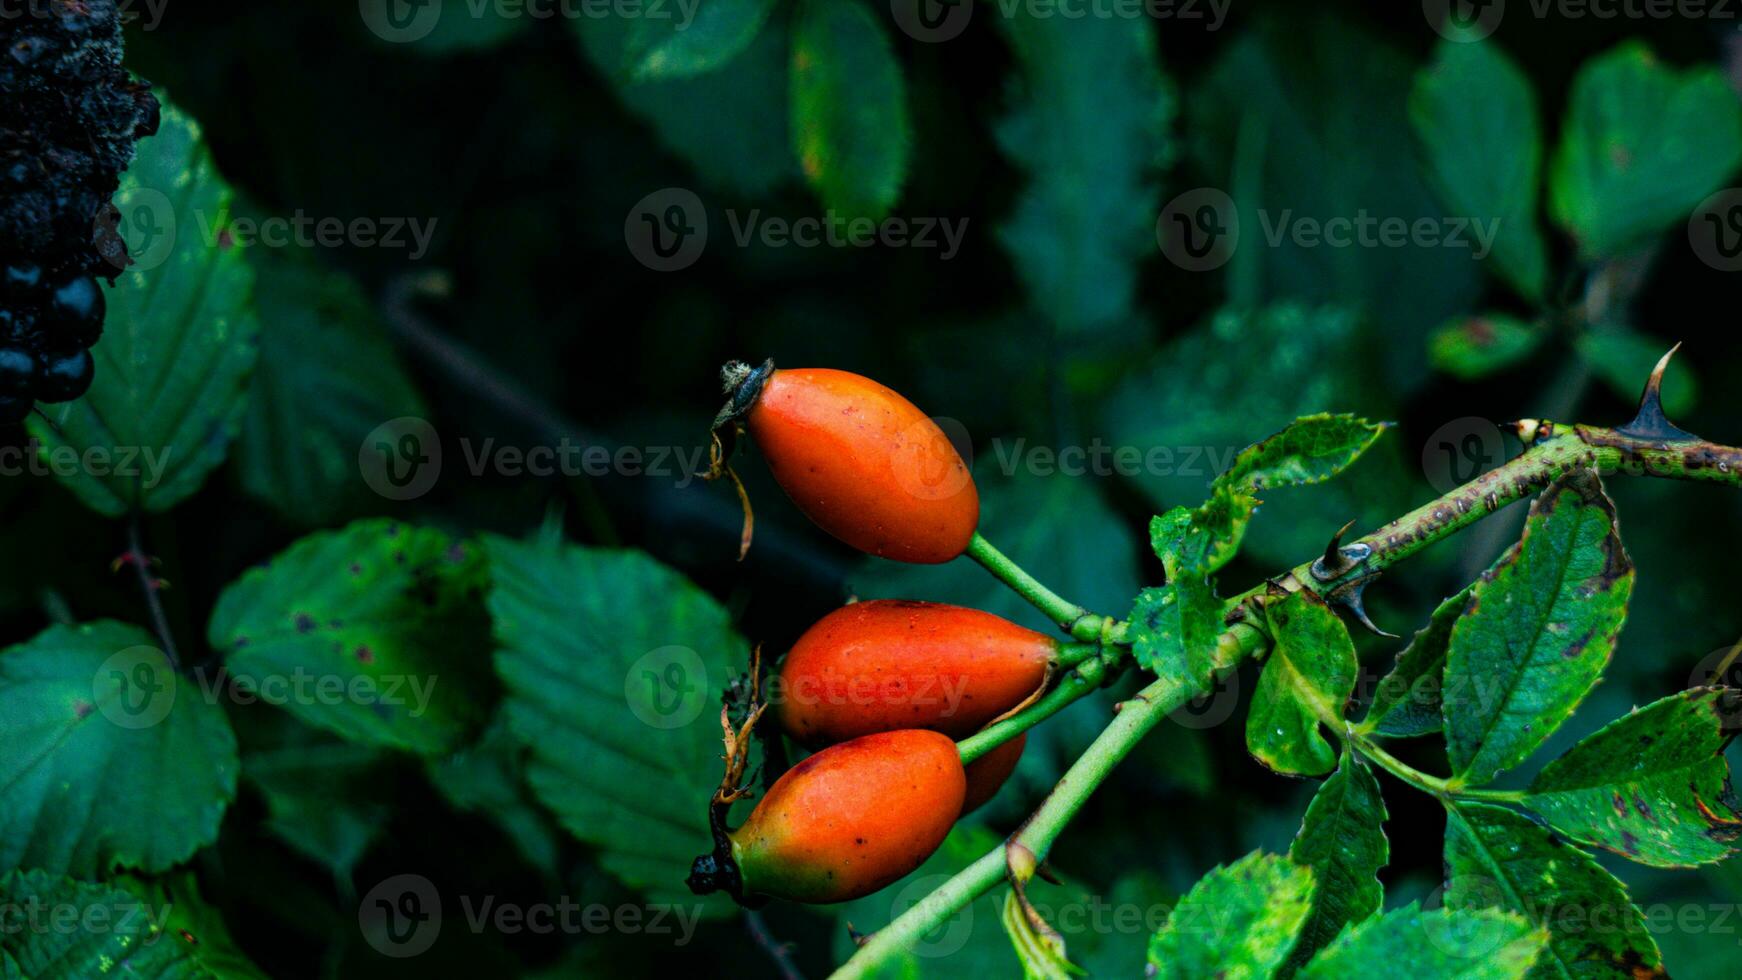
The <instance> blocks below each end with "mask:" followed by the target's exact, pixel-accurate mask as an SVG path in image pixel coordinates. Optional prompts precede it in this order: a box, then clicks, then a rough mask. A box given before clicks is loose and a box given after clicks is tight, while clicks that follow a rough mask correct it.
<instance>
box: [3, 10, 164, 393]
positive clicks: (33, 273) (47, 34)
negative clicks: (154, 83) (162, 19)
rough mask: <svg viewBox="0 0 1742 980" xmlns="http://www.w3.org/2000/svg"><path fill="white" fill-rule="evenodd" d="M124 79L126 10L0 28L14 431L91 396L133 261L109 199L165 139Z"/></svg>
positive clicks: (7, 347) (11, 20)
mask: <svg viewBox="0 0 1742 980" xmlns="http://www.w3.org/2000/svg"><path fill="white" fill-rule="evenodd" d="M157 124H158V105H157V99H156V98H154V97H153V96H152V95H151V92H150V86H149V85H147V84H146V83H144V82H141V81H138V80H135V79H134V78H133V77H132V76H131V75H129V74H128V73H127V71H126V69H124V68H122V67H121V19H120V12H119V9H118V5H117V2H116V0H27V2H21V3H10V2H9V3H7V16H6V17H4V18H0V425H5V424H10V423H15V422H17V421H19V420H21V419H23V418H24V417H25V416H26V415H28V414H30V410H31V408H32V406H33V404H34V403H35V402H37V401H43V402H57V401H69V400H71V399H74V398H77V397H79V396H80V395H82V394H84V393H85V391H86V390H87V389H89V388H90V386H91V371H92V362H91V355H90V351H89V348H90V347H91V345H92V344H95V343H96V342H97V338H98V337H99V336H101V334H102V331H103V313H104V300H103V291H102V289H101V288H100V287H99V286H98V285H97V278H98V277H101V278H103V279H107V280H108V281H109V282H114V281H115V277H116V276H117V275H119V274H120V272H121V270H123V269H125V268H126V267H127V266H128V265H129V264H130V263H131V261H132V260H131V259H129V258H128V256H127V246H126V244H125V243H124V242H123V241H122V240H121V236H120V235H119V234H118V233H117V231H116V220H115V217H116V216H115V214H114V207H113V205H111V204H110V201H109V199H110V198H111V197H112V196H114V193H115V190H116V188H117V187H118V186H119V185H120V175H121V171H123V170H125V169H126V168H127V164H128V163H129V162H131V161H132V159H133V149H134V144H135V142H137V141H138V140H139V139H141V138H143V137H146V136H150V135H151V134H152V133H155V132H156V131H157Z"/></svg>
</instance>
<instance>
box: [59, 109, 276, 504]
mask: <svg viewBox="0 0 1742 980" xmlns="http://www.w3.org/2000/svg"><path fill="white" fill-rule="evenodd" d="M232 200H233V195H232V193H231V191H230V187H229V185H228V184H226V183H224V180H223V178H222V177H220V176H219V175H218V172H217V169H216V168H215V167H214V166H213V164H212V158H211V154H210V153H209V152H208V151H207V150H206V145H205V141H204V138H203V134H202V133H201V130H200V126H199V124H198V123H196V122H194V121H193V120H192V119H190V118H189V117H188V116H187V115H186V114H184V113H182V112H181V111H180V110H178V109H176V108H175V107H174V106H173V105H170V104H168V103H165V104H164V106H163V121H162V124H161V126H160V128H159V129H158V132H157V135H155V136H152V137H150V138H148V139H146V140H143V141H141V142H140V144H139V153H138V156H137V157H136V158H135V159H134V161H133V164H132V166H130V167H129V168H128V169H127V171H126V173H124V174H122V176H121V188H120V190H119V191H118V192H117V193H116V195H115V206H116V208H117V209H118V212H119V214H120V224H119V230H120V231H121V232H122V234H123V237H124V238H125V239H126V240H127V244H128V250H129V251H130V252H131V253H132V254H133V255H134V257H135V258H136V260H137V261H138V264H137V265H135V266H134V267H133V268H131V269H129V270H128V271H127V272H124V273H122V274H121V276H120V277H119V278H118V279H116V281H115V285H114V286H112V287H106V288H105V290H104V291H105V293H106V294H107V296H106V298H107V300H108V319H107V322H106V325H105V326H104V329H103V338H102V340H101V341H99V342H98V343H97V345H96V347H95V348H93V349H92V351H91V354H92V356H93V357H94V358H95V360H96V371H97V374H96V380H95V381H94V382H93V383H92V385H91V390H90V391H89V392H87V393H86V394H85V396H84V397H83V398H80V399H78V400H77V401H72V402H68V403H66V404H64V405H54V406H47V407H46V408H45V410H46V412H47V414H48V419H47V420H44V419H41V418H35V417H33V418H32V419H31V420H30V423H29V424H30V429H31V432H32V434H33V435H34V436H35V437H36V439H37V440H39V441H40V442H41V449H40V450H39V452H40V453H41V454H43V455H44V456H45V457H46V456H47V454H50V453H54V452H57V451H60V452H65V451H67V450H68V449H71V450H73V451H76V452H78V453H79V454H80V458H81V459H85V460H93V459H98V458H101V459H102V460H103V463H102V465H101V466H99V465H96V464H94V463H91V464H87V465H85V466H80V467H77V468H74V469H70V470H69V469H68V468H66V467H55V468H54V469H55V472H56V473H57V475H58V476H59V478H60V479H61V481H62V482H63V483H65V484H66V485H67V487H68V488H69V489H71V490H72V491H73V493H74V494H75V495H77V496H78V498H79V500H81V501H83V502H84V504H85V505H86V506H88V507H90V508H91V509H92V510H95V511H96V512H98V513H99V514H103V515H105V516H108V517H119V516H121V515H123V514H126V513H128V512H129V511H134V510H146V511H153V512H155V511H164V510H168V509H169V508H171V507H173V506H175V505H176V504H178V503H180V502H181V501H182V500H185V499H186V498H187V497H189V496H191V495H192V494H193V493H194V491H196V490H198V489H199V488H200V484H202V483H203V482H205V479H206V476H207V475H208V474H209V473H211V471H212V470H213V469H214V468H216V467H217V466H218V464H219V463H222V462H223V461H224V454H225V452H226V450H227V449H228V448H229V444H230V440H231V438H232V437H233V436H234V435H235V434H236V430H237V426H238V424H239V421H240V419H241V415H242V409H243V406H244V401H245V399H244V385H245V382H246V380H247V377H248V373H249V371H251V370H252V369H253V367H254V361H255V356H256V349H255V334H256V332H257V330H258V324H257V322H256V321H255V318H254V309H253V302H252V293H253V289H254V275H253V272H252V270H251V269H250V268H249V267H248V263H247V262H246V261H245V260H244V259H243V256H242V249H240V248H238V247H236V246H235V245H234V244H233V243H232V242H231V241H230V239H229V229H228V223H229V220H230V208H231V203H232ZM50 422H52V423H53V424H50Z"/></svg>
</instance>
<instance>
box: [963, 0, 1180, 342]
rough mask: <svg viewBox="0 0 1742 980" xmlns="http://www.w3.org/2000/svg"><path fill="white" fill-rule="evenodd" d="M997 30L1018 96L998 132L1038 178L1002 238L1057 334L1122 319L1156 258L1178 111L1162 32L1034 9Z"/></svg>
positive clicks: (1138, 22) (1132, 21)
mask: <svg viewBox="0 0 1742 980" xmlns="http://www.w3.org/2000/svg"><path fill="white" fill-rule="evenodd" d="M998 25H999V27H1000V28H1001V29H1002V31H1003V34H1004V36H1005V38H1006V39H1008V41H1009V43H1010V47H1011V49H1012V51H1013V53H1014V54H1015V56H1016V67H1017V73H1016V74H1017V81H1016V85H1017V90H1016V91H1015V92H1014V93H1013V94H1012V96H1011V101H1012V104H1013V108H1012V111H1011V112H1010V114H1009V115H1007V116H1005V117H1004V118H1003V119H1002V120H1001V121H1000V122H999V123H998V126H997V130H996V134H997V137H998V144H999V146H1000V148H1001V149H1002V150H1003V151H1004V154H1005V156H1007V157H1009V158H1010V160H1011V162H1012V163H1014V164H1015V165H1016V167H1017V168H1018V169H1020V170H1021V171H1022V172H1023V173H1024V175H1026V177H1027V180H1028V182H1027V185H1026V186H1025V187H1024V189H1023V190H1022V192H1021V195H1020V196H1019V197H1018V198H1017V201H1016V206H1015V210H1014V212H1013V213H1012V214H1011V216H1010V218H1009V220H1008V221H1007V222H1006V223H1005V224H1004V225H1003V226H1001V227H1000V228H999V230H998V237H999V241H1001V242H1002V243H1003V245H1004V248H1005V250H1006V251H1007V252H1008V253H1009V255H1010V259H1011V261H1012V262H1014V263H1015V264H1016V267H1017V271H1018V272H1019V273H1020V274H1021V276H1022V280H1023V283H1024V284H1025V285H1026V287H1027V289H1028V295H1029V299H1030V302H1031V303H1032V305H1033V306H1034V307H1035V308H1036V309H1038V310H1039V311H1041V312H1042V313H1043V314H1045V316H1046V318H1047V319H1048V320H1049V321H1050V322H1051V323H1052V324H1053V325H1054V326H1055V327H1056V328H1058V329H1060V330H1061V331H1064V332H1067V333H1069V332H1078V331H1085V330H1093V329H1097V328H1102V327H1106V326H1108V325H1113V324H1120V323H1123V322H1125V321H1126V320H1128V319H1129V318H1130V317H1131V316H1132V304H1133V301H1134V297H1135V294H1136V291H1137V276H1138V269H1139V267H1140V265H1141V264H1142V263H1143V262H1144V261H1145V260H1146V259H1148V258H1149V257H1150V256H1151V255H1153V254H1154V251H1155V220H1154V215H1155V212H1156V207H1157V204H1158V191H1157V186H1156V179H1155V172H1156V171H1157V170H1158V169H1159V168H1160V167H1161V166H1162V165H1163V164H1164V163H1165V162H1166V160H1167V158H1168V157H1169V156H1170V155H1171V152H1170V151H1171V147H1170V146H1169V143H1168V132H1167V131H1168V127H1169V124H1170V123H1171V121H1172V119H1173V116H1174V115H1175V113H1176V111H1177V105H1176V100H1175V95H1174V91H1173V87H1172V86H1171V85H1170V84H1168V82H1167V80H1166V78H1164V77H1163V75H1162V73H1161V70H1160V67H1159V58H1158V56H1157V53H1156V47H1155V39H1154V33H1153V32H1152V31H1151V30H1150V29H1149V25H1148V23H1147V22H1146V21H1144V20H1143V19H1142V18H1123V17H1099V18H1096V17H1085V18H1077V19H1067V18H1063V17H1039V16H1035V15H1034V14H1033V13H1032V12H1031V11H1030V10H1029V8H1027V7H1026V6H1024V7H1019V8H1017V11H1016V12H1014V13H1013V14H1012V15H1011V16H1008V17H1000V18H998Z"/></svg>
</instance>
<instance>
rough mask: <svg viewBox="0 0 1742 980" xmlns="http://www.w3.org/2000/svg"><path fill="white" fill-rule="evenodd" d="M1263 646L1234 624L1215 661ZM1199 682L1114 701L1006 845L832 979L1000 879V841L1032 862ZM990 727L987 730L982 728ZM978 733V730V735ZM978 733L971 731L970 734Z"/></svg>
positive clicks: (913, 938)
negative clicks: (1110, 713)
mask: <svg viewBox="0 0 1742 980" xmlns="http://www.w3.org/2000/svg"><path fill="white" fill-rule="evenodd" d="M1263 644H1264V634H1262V633H1260V632H1259V631H1258V630H1256V629H1253V628H1252V627H1249V626H1235V627H1233V628H1231V629H1230V630H1229V631H1228V632H1226V633H1224V634H1222V641H1221V642H1220V644H1219V645H1218V647H1217V662H1218V664H1219V665H1221V666H1223V667H1224V668H1226V667H1231V666H1233V665H1234V664H1236V663H1238V662H1239V661H1240V660H1243V659H1245V658H1246V657H1249V656H1251V655H1252V654H1254V653H1256V652H1257V651H1258V650H1259V649H1260V648H1261V647H1262V646H1263ZM1206 684H1207V679H1206V680H1204V681H1197V680H1187V679H1184V678H1179V677H1161V678H1157V679H1156V680H1155V682H1154V683H1152V684H1150V685H1149V686H1148V687H1146V688H1144V689H1143V690H1142V691H1139V692H1138V693H1137V695H1136V696H1135V697H1133V698H1132V699H1131V700H1129V701H1126V702H1124V703H1122V704H1121V705H1120V709H1119V713H1118V714H1117V715H1115V716H1114V718H1113V722H1112V724H1109V725H1108V726H1107V727H1106V728H1105V729H1104V730H1103V731H1102V732H1101V734H1100V735H1098V736H1096V737H1095V741H1094V742H1092V743H1091V744H1090V745H1089V748H1088V750H1087V751H1085V752H1084V753H1083V755H1082V756H1081V757H1080V758H1078V759H1077V761H1076V762H1075V763H1072V765H1071V767H1070V769H1069V770H1067V771H1066V772H1065V774H1064V776H1063V778H1061V779H1060V780H1059V781H1058V785H1057V786H1055V787H1053V791H1052V793H1051V794H1050V795H1049V796H1047V798H1046V800H1045V802H1043V803H1042V804H1041V805H1040V808H1039V809H1037V810H1035V811H1034V815H1033V816H1032V817H1030V818H1029V820H1028V822H1027V823H1026V824H1024V825H1023V826H1022V829H1021V830H1019V831H1017V833H1016V834H1015V835H1014V836H1012V837H1011V838H1010V840H1009V841H1008V842H1006V846H1005V847H997V848H994V849H993V850H991V851H989V852H988V853H986V854H985V855H983V856H982V857H980V859H979V860H977V861H975V862H974V863H973V864H970V865H968V866H967V867H966V868H963V869H962V870H961V871H959V872H957V873H956V875H955V877H953V878H951V879H950V880H949V881H947V882H945V883H944V884H943V885H942V886H940V887H939V888H938V889H937V890H936V891H934V892H932V893H931V894H930V895H928V896H926V898H925V899H924V900H923V901H921V902H919V903H918V904H917V905H914V906H913V907H911V908H909V909H908V910H907V911H906V912H903V913H902V914H901V915H900V916H898V917H896V919H895V921H893V922H891V923H889V924H888V925H886V926H884V927H883V928H882V929H879V930H877V932H876V933H874V934H873V935H872V936H871V938H870V939H869V940H867V941H866V943H865V945H863V946H861V947H860V948H859V951H858V952H857V953H855V954H853V958H852V959H850V960H848V961H847V962H846V963H845V964H843V965H842V966H841V968H840V969H839V970H837V971H835V973H834V980H851V978H855V977H866V976H871V975H873V974H875V973H877V972H878V971H879V970H880V969H881V967H882V965H883V963H884V961H886V960H887V959H889V958H890V957H892V956H896V955H899V954H900V953H901V952H902V951H903V950H906V949H908V948H910V947H911V946H912V945H913V944H914V943H915V942H917V941H919V939H920V938H921V937H923V936H924V935H925V934H926V933H928V932H930V931H931V930H933V929H935V928H937V927H938V926H939V925H942V924H943V923H944V922H947V921H948V920H949V919H950V918H951V917H952V916H954V915H955V914H956V913H957V912H958V911H960V910H961V909H962V908H963V907H965V906H966V905H967V904H968V903H969V902H972V901H973V900H974V899H976V898H979V897H980V896H981V895H984V894H986V893H987V892H988V891H990V890H992V888H994V887H995V886H997V884H998V883H999V882H1000V881H1002V880H1004V876H1005V870H1006V867H1007V862H1008V858H1007V853H1008V852H1007V850H1006V847H1007V846H1009V845H1011V844H1014V845H1019V846H1021V847H1023V848H1025V849H1026V850H1027V851H1028V852H1029V853H1030V854H1032V855H1033V861H1034V862H1035V863H1039V862H1040V861H1044V860H1045V859H1046V856H1047V853H1048V852H1050V851H1051V850H1052V845H1053V841H1055V840H1056V839H1057V838H1058V835H1059V833H1060V832H1062V831H1063V830H1064V828H1065V826H1066V825H1067V824H1069V823H1070V821H1071V818H1072V817H1074V816H1076V815H1077V812H1078V811H1079V810H1081V809H1082V808H1083V804H1084V803H1085V802H1087V801H1088V798H1089V795H1090V794H1092V793H1093V792H1094V791H1095V788H1096V787H1098V786H1100V784H1101V783H1102V782H1103V781H1104V780H1106V778H1107V776H1108V775H1109V774H1111V773H1112V771H1113V768H1114V767H1115V766H1116V765H1118V764H1119V762H1120V760H1122V759H1124V758H1125V756H1126V755H1128V754H1130V752H1131V749H1132V748H1133V747H1135V746H1136V745H1137V743H1138V742H1139V741H1141V740H1142V739H1143V736H1144V735H1147V734H1148V733H1149V732H1150V731H1151V730H1152V729H1154V728H1155V726H1156V725H1158V724H1160V722H1161V720H1162V719H1163V718H1166V717H1167V716H1168V715H1169V714H1171V713H1173V712H1174V711H1175V710H1177V709H1178V708H1179V707H1180V706H1181V705H1183V704H1185V703H1186V702H1187V701H1189V700H1191V699H1192V698H1193V697H1195V696H1197V695H1198V694H1199V693H1201V692H1202V690H1203V689H1204V687H1205V686H1206ZM988 731H990V729H988ZM982 734H984V733H982ZM975 737H978V736H975Z"/></svg>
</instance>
